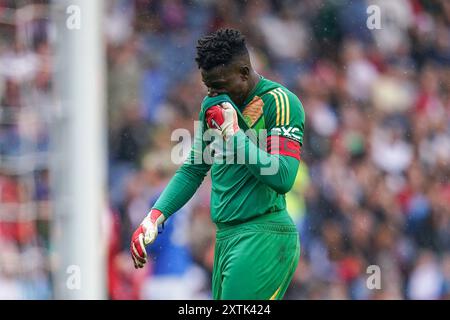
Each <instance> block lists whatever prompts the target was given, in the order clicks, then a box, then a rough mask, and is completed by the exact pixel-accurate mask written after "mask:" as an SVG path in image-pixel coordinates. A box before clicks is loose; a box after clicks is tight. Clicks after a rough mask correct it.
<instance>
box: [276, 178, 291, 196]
mask: <svg viewBox="0 0 450 320" xmlns="http://www.w3.org/2000/svg"><path fill="white" fill-rule="evenodd" d="M293 185H294V182H293V181H292V182H291V181H288V182H285V183H280V184H278V185H276V186H273V187H272V188H273V189H274V190H275V191H276V192H277V193H279V194H286V193H288V192H289V191H291V189H292V186H293Z"/></svg>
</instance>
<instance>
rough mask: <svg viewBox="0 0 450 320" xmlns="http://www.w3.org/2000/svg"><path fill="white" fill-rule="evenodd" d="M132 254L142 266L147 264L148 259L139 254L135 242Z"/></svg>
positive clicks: (132, 245)
mask: <svg viewBox="0 0 450 320" xmlns="http://www.w3.org/2000/svg"><path fill="white" fill-rule="evenodd" d="M131 254H132V255H133V257H134V258H135V259H136V261H137V262H140V263H142V264H144V263H146V262H147V259H146V258H145V257H142V256H141V255H140V254H139V252H138V250H137V249H136V246H135V244H134V242H133V243H132V244H131Z"/></svg>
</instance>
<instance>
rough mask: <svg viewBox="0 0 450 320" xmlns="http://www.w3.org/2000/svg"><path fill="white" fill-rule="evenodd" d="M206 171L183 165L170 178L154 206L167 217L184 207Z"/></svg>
mask: <svg viewBox="0 0 450 320" xmlns="http://www.w3.org/2000/svg"><path fill="white" fill-rule="evenodd" d="M205 176H206V172H203V171H201V170H196V169H195V168H193V167H192V166H190V165H189V164H184V165H182V166H181V167H180V168H179V169H178V170H177V172H176V173H175V175H174V176H173V177H172V179H171V180H170V182H169V184H168V185H167V187H166V188H165V189H164V191H163V192H162V194H161V196H160V197H159V198H158V200H157V201H156V203H155V205H154V206H153V208H155V209H158V210H160V211H161V212H162V213H163V214H164V216H165V217H166V219H167V218H168V217H170V216H171V215H172V214H173V213H174V212H176V211H178V210H179V209H181V207H183V206H184V205H185V204H186V203H187V202H188V201H189V200H190V199H191V198H192V196H193V195H194V194H195V192H196V191H197V189H198V188H199V186H200V185H201V183H202V182H203V179H204V178H205Z"/></svg>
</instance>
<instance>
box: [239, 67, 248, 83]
mask: <svg viewBox="0 0 450 320" xmlns="http://www.w3.org/2000/svg"><path fill="white" fill-rule="evenodd" d="M239 73H240V74H241V79H242V80H243V81H247V80H248V78H249V76H250V68H249V67H248V66H245V65H244V66H241V67H240V68H239Z"/></svg>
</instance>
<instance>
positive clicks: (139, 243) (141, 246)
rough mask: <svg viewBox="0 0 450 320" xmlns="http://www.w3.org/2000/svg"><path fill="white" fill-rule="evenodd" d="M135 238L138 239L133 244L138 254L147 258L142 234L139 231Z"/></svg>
mask: <svg viewBox="0 0 450 320" xmlns="http://www.w3.org/2000/svg"><path fill="white" fill-rule="evenodd" d="M137 240H138V241H135V242H134V245H135V246H136V249H137V252H138V253H139V256H140V257H143V258H147V251H146V250H145V244H144V235H143V234H142V233H141V234H140V235H139V237H138V239H137ZM136 242H137V243H136Z"/></svg>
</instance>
